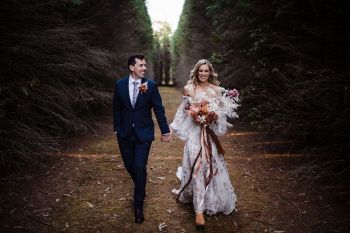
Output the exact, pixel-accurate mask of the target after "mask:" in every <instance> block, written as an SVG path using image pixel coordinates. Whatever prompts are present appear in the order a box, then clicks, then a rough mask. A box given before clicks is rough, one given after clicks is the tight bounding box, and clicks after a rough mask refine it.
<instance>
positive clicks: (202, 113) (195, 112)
mask: <svg viewBox="0 0 350 233" xmlns="http://www.w3.org/2000/svg"><path fill="white" fill-rule="evenodd" d="M186 111H187V114H188V115H189V116H191V117H192V119H193V120H194V122H195V123H196V124H199V125H202V126H208V125H210V124H213V123H216V121H217V119H218V115H217V114H216V113H215V111H214V110H213V109H212V108H211V106H210V105H209V102H208V101H207V100H205V99H198V100H197V101H193V102H191V103H189V104H188V106H187V107H186Z"/></svg>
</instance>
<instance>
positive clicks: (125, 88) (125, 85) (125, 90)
mask: <svg viewBox="0 0 350 233" xmlns="http://www.w3.org/2000/svg"><path fill="white" fill-rule="evenodd" d="M122 91H123V95H124V97H125V98H126V102H127V103H126V104H127V105H128V106H129V107H130V108H132V105H131V100H130V91H129V76H128V77H126V78H125V81H124V83H123V88H122Z"/></svg>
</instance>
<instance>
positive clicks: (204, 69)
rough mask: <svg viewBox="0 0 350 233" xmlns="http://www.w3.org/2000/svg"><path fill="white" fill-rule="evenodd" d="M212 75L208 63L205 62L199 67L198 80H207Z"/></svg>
mask: <svg viewBox="0 0 350 233" xmlns="http://www.w3.org/2000/svg"><path fill="white" fill-rule="evenodd" d="M209 75H210V69H209V66H208V65H206V64H203V65H201V66H200V67H199V69H198V80H199V81H200V82H207V81H208V79H209Z"/></svg>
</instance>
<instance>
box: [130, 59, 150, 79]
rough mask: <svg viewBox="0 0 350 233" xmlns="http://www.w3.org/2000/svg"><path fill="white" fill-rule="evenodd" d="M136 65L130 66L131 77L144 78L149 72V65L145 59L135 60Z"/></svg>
mask: <svg viewBox="0 0 350 233" xmlns="http://www.w3.org/2000/svg"><path fill="white" fill-rule="evenodd" d="M135 61H136V63H135V65H130V66H129V68H130V70H131V75H132V76H133V78H135V79H139V78H144V77H145V74H146V70H147V64H146V61H145V59H142V60H141V59H137V58H136V59H135Z"/></svg>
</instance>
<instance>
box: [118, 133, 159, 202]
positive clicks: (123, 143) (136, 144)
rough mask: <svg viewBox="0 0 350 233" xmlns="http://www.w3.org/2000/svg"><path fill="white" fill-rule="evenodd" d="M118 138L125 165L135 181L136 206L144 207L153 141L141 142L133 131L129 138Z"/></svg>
mask: <svg viewBox="0 0 350 233" xmlns="http://www.w3.org/2000/svg"><path fill="white" fill-rule="evenodd" d="M117 138H118V144H119V149H120V153H121V155H122V158H123V162H124V166H125V168H126V170H127V171H128V172H129V174H130V176H131V178H132V180H133V181H134V207H135V208H141V207H143V200H144V199H145V194H146V191H145V189H146V181H147V161H148V154H149V151H150V148H151V144H152V141H150V142H140V141H139V140H138V138H137V136H136V134H135V132H133V133H132V134H131V135H130V136H128V137H127V138H120V137H117Z"/></svg>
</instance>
